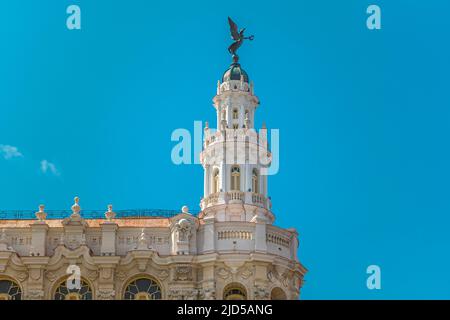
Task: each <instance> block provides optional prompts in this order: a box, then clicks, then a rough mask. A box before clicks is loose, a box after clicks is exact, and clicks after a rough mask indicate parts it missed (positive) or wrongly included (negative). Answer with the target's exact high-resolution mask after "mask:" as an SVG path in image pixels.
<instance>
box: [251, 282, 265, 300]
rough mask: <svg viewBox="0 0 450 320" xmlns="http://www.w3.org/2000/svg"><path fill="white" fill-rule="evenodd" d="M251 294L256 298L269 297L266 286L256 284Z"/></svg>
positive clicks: (263, 298)
mask: <svg viewBox="0 0 450 320" xmlns="http://www.w3.org/2000/svg"><path fill="white" fill-rule="evenodd" d="M253 295H254V298H255V299H256V300H266V299H269V291H268V290H267V288H263V287H261V286H258V285H256V286H255V287H254V289H253Z"/></svg>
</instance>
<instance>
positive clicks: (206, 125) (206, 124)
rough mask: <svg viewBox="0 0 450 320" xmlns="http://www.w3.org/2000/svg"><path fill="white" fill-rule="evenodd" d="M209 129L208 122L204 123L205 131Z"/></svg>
mask: <svg viewBox="0 0 450 320" xmlns="http://www.w3.org/2000/svg"><path fill="white" fill-rule="evenodd" d="M208 129H209V122H208V121H205V131H206V130H208Z"/></svg>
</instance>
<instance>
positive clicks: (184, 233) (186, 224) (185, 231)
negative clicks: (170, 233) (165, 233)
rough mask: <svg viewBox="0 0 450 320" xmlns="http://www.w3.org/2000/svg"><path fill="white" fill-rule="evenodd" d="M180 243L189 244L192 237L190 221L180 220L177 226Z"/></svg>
mask: <svg viewBox="0 0 450 320" xmlns="http://www.w3.org/2000/svg"><path fill="white" fill-rule="evenodd" d="M176 228H177V237H178V241H181V242H187V241H189V239H190V237H191V235H192V224H191V222H190V221H189V220H188V219H180V221H178V222H177V224H176Z"/></svg>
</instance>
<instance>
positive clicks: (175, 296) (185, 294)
mask: <svg viewBox="0 0 450 320" xmlns="http://www.w3.org/2000/svg"><path fill="white" fill-rule="evenodd" d="M198 295H199V290H197V289H193V288H173V289H170V290H169V294H168V297H169V299H170V300H196V299H197V298H198Z"/></svg>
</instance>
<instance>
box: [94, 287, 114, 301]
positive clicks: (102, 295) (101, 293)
mask: <svg viewBox="0 0 450 320" xmlns="http://www.w3.org/2000/svg"><path fill="white" fill-rule="evenodd" d="M115 296H116V291H115V290H112V289H111V290H107V289H106V290H105V289H99V290H98V291H97V299H100V300H114V298H115Z"/></svg>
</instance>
